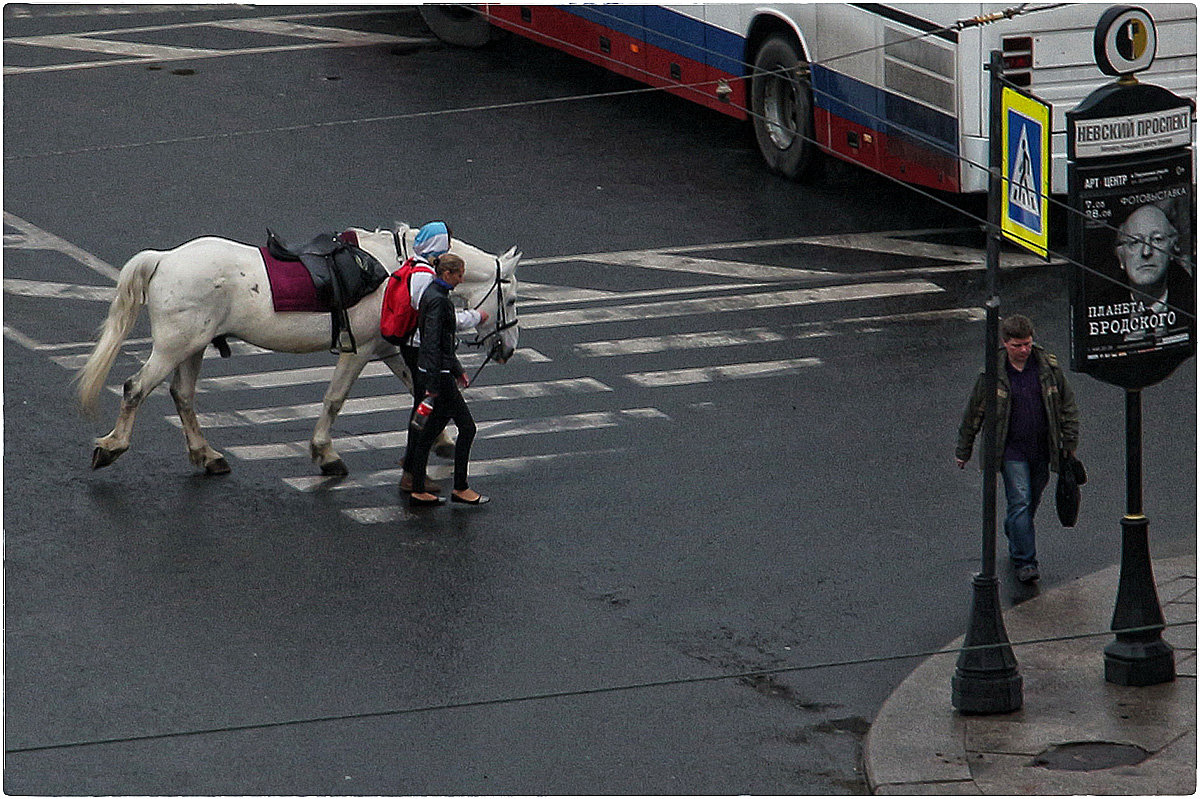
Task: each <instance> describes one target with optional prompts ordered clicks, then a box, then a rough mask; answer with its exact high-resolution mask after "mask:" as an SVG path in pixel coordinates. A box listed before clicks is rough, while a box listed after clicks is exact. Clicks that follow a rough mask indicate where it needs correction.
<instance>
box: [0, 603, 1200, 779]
mask: <svg viewBox="0 0 1200 799" xmlns="http://www.w3.org/2000/svg"><path fill="white" fill-rule="evenodd" d="M1195 623H1196V621H1195V620H1194V619H1193V620H1189V621H1177V622H1165V623H1163V624H1152V625H1142V626H1138V627H1128V628H1120V629H1115V630H1104V631H1097V632H1087V633H1072V634H1068V635H1057V636H1045V637H1041V638H1030V639H1026V640H1024V641H1012V642H1007V641H1004V642H999V643H991V644H973V645H970V646H962V647H958V648H956V649H944V648H943V649H930V650H925V651H920V652H905V653H901V654H894V655H877V656H873V657H863V658H851V659H846V660H830V661H825V662H822V663H807V664H802V665H797V666H773V667H769V668H762V669H751V670H745V671H738V672H730V673H724V674H708V675H700V676H696V677H674V678H669V679H663V680H644V681H641V682H629V683H621V684H616V685H603V686H598V687H593V688H566V689H562V690H557V691H542V692H538V693H529V694H524V695H519V696H505V697H495V698H491V699H465V700H462V701H458V702H441V703H436V704H428V705H413V706H410V707H402V708H391V709H386V710H371V711H360V712H356V713H337V714H328V715H323V716H308V717H302V718H292V719H281V720H278V721H262V722H256V723H249V724H228V725H224V726H217V727H204V728H199V729H192V730H176V731H168V732H158V733H145V734H140V735H123V736H110V737H108V738H97V739H93V740H81V741H62V742H58V743H46V744H31V745H27V746H13V747H5V750H4V753H5V754H7V755H14V754H27V753H33V752H47V751H54V750H63V749H80V748H84V747H90V746H104V745H111V744H126V743H138V742H145V741H162V740H170V739H176V738H191V737H197V736H201V735H220V734H229V733H238V732H252V731H256V730H270V729H280V728H286V727H301V726H307V725H311V724H328V723H332V722H345V721H366V720H370V719H382V718H396V717H402V716H414V715H418V714H423V713H434V712H439V711H447V710H467V709H471V708H483V707H498V706H506V705H515V704H523V703H526V702H541V701H548V700H554V699H571V698H580V697H587V696H596V695H601V694H614V693H624V692H628V691H643V690H648V689H651V688H672V687H678V686H685V685H697V684H703V683H714V682H724V681H726V680H755V679H763V678H769V677H774V676H778V675H781V674H794V673H799V672H806V671H817V670H820V669H829V668H847V667H851V666H869V665H875V664H881V663H890V662H897V661H902V660H913V659H916V658H932V657H939V656H942V655H961V654H962V653H964V652H977V651H984V650H990V649H1003V648H1007V647H1015V648H1020V647H1027V646H1037V645H1042V644H1052V643H1062V642H1067V641H1080V640H1083V639H1086V638H1098V637H1102V636H1109V635H1117V634H1136V633H1141V632H1148V631H1151V630H1163V629H1167V628H1172V627H1185V626H1193V625H1195Z"/></svg>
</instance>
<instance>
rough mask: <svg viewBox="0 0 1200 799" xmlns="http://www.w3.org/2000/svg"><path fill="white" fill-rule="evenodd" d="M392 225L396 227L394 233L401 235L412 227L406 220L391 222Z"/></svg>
mask: <svg viewBox="0 0 1200 799" xmlns="http://www.w3.org/2000/svg"><path fill="white" fill-rule="evenodd" d="M392 225H393V226H394V227H395V228H396V233H398V234H400V235H401V236H403V235H404V234H405V233H407V232H408V231H410V230H412V228H411V227H409V226H408V223H407V222H393V223H392Z"/></svg>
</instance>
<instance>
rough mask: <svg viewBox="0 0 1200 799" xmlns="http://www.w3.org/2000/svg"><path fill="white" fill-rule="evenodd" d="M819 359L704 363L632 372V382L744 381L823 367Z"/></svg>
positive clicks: (662, 384)
mask: <svg viewBox="0 0 1200 799" xmlns="http://www.w3.org/2000/svg"><path fill="white" fill-rule="evenodd" d="M822 363H823V361H822V360H821V359H820V358H789V359H785V360H779V361H759V362H757V363H735V364H729V365H726V366H701V367H697V368H693V369H670V370H667V371H663V372H631V373H629V374H627V375H625V377H627V378H628V379H629V380H630V381H631V382H633V383H636V384H637V385H639V386H645V387H647V388H662V387H665V386H684V385H691V384H695V383H712V382H714V381H717V380H742V379H746V378H756V377H776V376H778V375H786V374H793V373H795V372H798V371H800V370H802V369H807V368H810V367H813V366H820V365H821V364H822Z"/></svg>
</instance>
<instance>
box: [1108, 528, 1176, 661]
mask: <svg viewBox="0 0 1200 799" xmlns="http://www.w3.org/2000/svg"><path fill="white" fill-rule="evenodd" d="M1149 532H1150V523H1149V521H1148V520H1147V519H1146V517H1145V516H1142V515H1137V516H1126V517H1125V518H1124V519H1122V520H1121V576H1120V581H1119V583H1118V586H1117V604H1116V608H1115V609H1114V610H1113V620H1112V630H1113V632H1114V633H1115V634H1116V640H1114V641H1112V642H1110V643H1109V645H1108V646H1106V647H1104V679H1105V680H1106V681H1108V682H1111V683H1114V684H1116V685H1158V684H1159V683H1163V682H1171V681H1172V680H1174V679H1175V650H1174V648H1173V647H1172V646H1171V645H1170V644H1168V643H1167V642H1166V641H1164V640H1163V639H1162V631H1163V627H1164V626H1165V624H1164V621H1163V612H1162V606H1161V605H1160V604H1159V601H1158V591H1157V590H1156V588H1155V584H1154V568H1153V565H1152V563H1151V561H1150V542H1149Z"/></svg>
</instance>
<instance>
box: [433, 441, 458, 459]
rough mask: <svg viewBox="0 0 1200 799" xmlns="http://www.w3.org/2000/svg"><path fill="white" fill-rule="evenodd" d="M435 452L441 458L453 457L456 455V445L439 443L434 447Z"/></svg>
mask: <svg viewBox="0 0 1200 799" xmlns="http://www.w3.org/2000/svg"><path fill="white" fill-rule="evenodd" d="M433 452H434V454H435V455H437V456H438V457H439V458H453V457H454V445H453V444H446V443H442V444H438V445H437V446H435V447H434V448H433Z"/></svg>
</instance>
